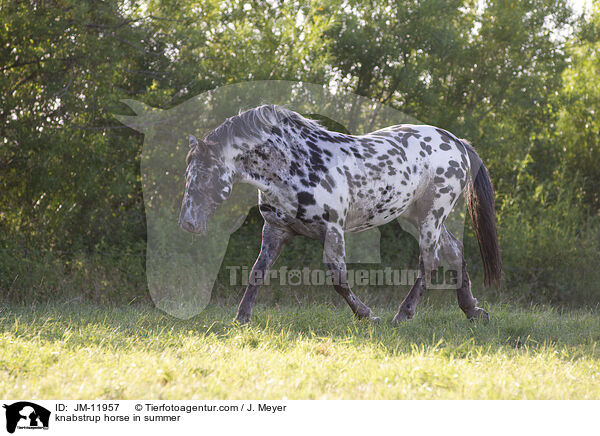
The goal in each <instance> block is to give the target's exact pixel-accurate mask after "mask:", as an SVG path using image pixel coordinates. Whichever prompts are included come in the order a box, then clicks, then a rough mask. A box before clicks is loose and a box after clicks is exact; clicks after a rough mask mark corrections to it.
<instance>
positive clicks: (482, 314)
mask: <svg viewBox="0 0 600 436" xmlns="http://www.w3.org/2000/svg"><path fill="white" fill-rule="evenodd" d="M467 318H468V319H469V321H476V320H481V321H483V322H488V321H489V320H490V314H489V313H487V312H486V311H485V310H483V309H482V308H481V307H475V308H474V309H473V310H472V311H470V312H469V314H468V315H467Z"/></svg>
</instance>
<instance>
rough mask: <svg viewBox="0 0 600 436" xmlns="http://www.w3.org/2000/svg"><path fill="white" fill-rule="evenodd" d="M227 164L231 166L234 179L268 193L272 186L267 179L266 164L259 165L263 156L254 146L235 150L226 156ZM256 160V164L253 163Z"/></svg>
mask: <svg viewBox="0 0 600 436" xmlns="http://www.w3.org/2000/svg"><path fill="white" fill-rule="evenodd" d="M227 161H228V165H230V166H231V168H233V173H234V181H235V182H239V183H248V184H250V185H254V186H256V187H257V188H258V189H260V190H261V191H263V192H267V193H269V192H270V191H271V190H272V186H271V184H270V182H269V181H268V179H269V175H270V174H269V171H268V170H267V168H268V165H261V164H260V163H261V162H263V161H264V158H262V157H259V156H258V155H257V153H256V147H251V148H249V149H247V150H241V149H240V150H235V151H233V152H232V153H230V155H229V156H228V159H227ZM254 162H258V164H256V163H254Z"/></svg>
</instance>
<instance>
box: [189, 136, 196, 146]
mask: <svg viewBox="0 0 600 436" xmlns="http://www.w3.org/2000/svg"><path fill="white" fill-rule="evenodd" d="M189 139H190V148H194V147H198V140H197V139H196V137H195V136H194V135H190V136H189Z"/></svg>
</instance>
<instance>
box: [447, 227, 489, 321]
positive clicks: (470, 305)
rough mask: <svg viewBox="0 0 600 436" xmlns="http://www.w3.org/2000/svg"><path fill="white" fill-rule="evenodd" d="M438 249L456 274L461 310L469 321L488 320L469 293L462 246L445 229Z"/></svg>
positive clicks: (469, 283) (469, 287)
mask: <svg viewBox="0 0 600 436" xmlns="http://www.w3.org/2000/svg"><path fill="white" fill-rule="evenodd" d="M440 249H441V254H442V255H443V257H444V261H445V263H447V264H448V266H449V267H450V268H452V269H454V270H455V271H456V273H457V279H458V281H457V288H456V297H457V298H458V305H459V306H460V308H461V310H462V311H463V312H464V313H465V315H466V316H467V318H468V319H470V320H473V319H477V318H481V319H484V320H486V321H487V320H489V319H490V316H489V314H488V313H487V312H486V311H485V310H483V309H482V308H480V307H477V299H476V298H475V297H473V294H472V293H471V280H470V279H469V274H468V273H467V263H466V262H465V257H464V248H463V244H462V243H461V242H460V241H459V240H458V239H456V238H455V237H454V236H452V234H451V233H450V232H449V231H448V230H446V228H445V227H444V229H443V231H442V235H441V238H440Z"/></svg>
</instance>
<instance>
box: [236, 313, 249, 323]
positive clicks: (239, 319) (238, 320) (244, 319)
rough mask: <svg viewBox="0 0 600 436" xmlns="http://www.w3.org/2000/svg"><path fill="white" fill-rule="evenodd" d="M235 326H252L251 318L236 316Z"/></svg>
mask: <svg viewBox="0 0 600 436" xmlns="http://www.w3.org/2000/svg"><path fill="white" fill-rule="evenodd" d="M233 323H234V324H238V325H246V324H250V317H249V316H240V315H238V316H236V317H235V319H234V320H233Z"/></svg>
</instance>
